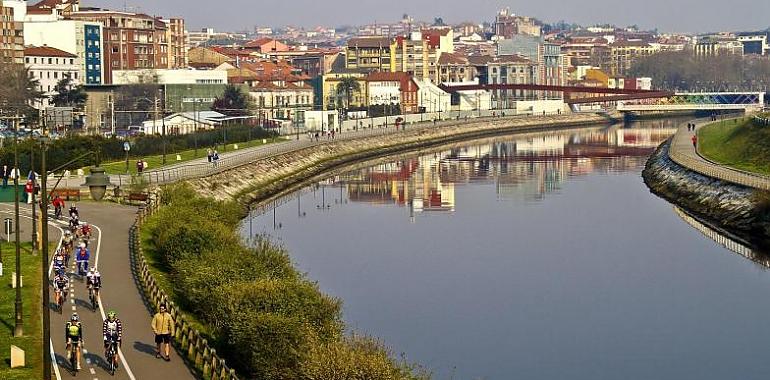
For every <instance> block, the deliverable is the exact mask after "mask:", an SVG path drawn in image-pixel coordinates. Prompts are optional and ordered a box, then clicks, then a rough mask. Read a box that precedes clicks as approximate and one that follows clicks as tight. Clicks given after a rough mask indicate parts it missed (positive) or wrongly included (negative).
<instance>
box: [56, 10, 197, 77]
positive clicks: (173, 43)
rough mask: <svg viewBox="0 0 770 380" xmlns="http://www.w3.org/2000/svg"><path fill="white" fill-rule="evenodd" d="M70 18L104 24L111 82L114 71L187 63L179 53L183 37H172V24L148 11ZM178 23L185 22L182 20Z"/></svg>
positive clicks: (106, 63)
mask: <svg viewBox="0 0 770 380" xmlns="http://www.w3.org/2000/svg"><path fill="white" fill-rule="evenodd" d="M70 17H72V18H73V19H75V20H83V21H92V22H98V23H100V24H102V28H103V46H104V49H103V51H104V54H103V57H104V65H103V72H104V82H105V83H111V81H112V71H113V70H133V69H173V68H185V67H186V66H187V65H186V59H184V58H181V57H180V56H179V55H178V52H180V51H185V50H186V47H185V46H184V43H185V42H184V38H181V39H179V38H176V39H171V40H170V39H169V26H168V25H167V24H166V23H165V22H164V21H163V20H161V19H156V18H153V17H151V16H148V15H145V14H137V13H127V12H114V11H100V10H93V11H91V10H89V11H84V12H76V13H73V14H72V15H71V16H70ZM176 25H183V22H182V23H179V22H177V23H176ZM170 52H171V53H170ZM174 52H177V53H174ZM172 53H173V54H172ZM170 54H171V55H170ZM170 56H171V58H169V57H170ZM182 61H185V62H182Z"/></svg>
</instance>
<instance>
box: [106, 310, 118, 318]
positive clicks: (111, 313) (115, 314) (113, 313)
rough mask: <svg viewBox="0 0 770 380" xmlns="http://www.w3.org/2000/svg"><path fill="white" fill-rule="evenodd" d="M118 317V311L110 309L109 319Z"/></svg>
mask: <svg viewBox="0 0 770 380" xmlns="http://www.w3.org/2000/svg"><path fill="white" fill-rule="evenodd" d="M117 317H118V313H116V312H115V310H110V311H109V312H108V313H107V319H109V320H114V319H115V318H117Z"/></svg>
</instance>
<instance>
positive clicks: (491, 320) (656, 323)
mask: <svg viewBox="0 0 770 380" xmlns="http://www.w3.org/2000/svg"><path fill="white" fill-rule="evenodd" d="M673 123H674V121H673V120H672V121H668V122H646V123H642V124H633V125H626V126H619V127H617V126H616V127H597V128H583V129H575V130H570V131H564V132H551V133H536V134H527V135H518V136H508V137H501V138H498V139H491V140H485V141H476V142H469V143H468V144H465V146H462V144H460V145H458V147H457V148H453V149H445V150H442V151H437V152H436V153H435V154H427V155H422V156H417V157H408V158H399V159H398V160H394V161H393V162H390V163H386V164H379V165H375V166H373V167H369V168H366V169H363V170H356V171H353V172H350V173H347V174H345V175H342V176H338V177H335V178H330V179H329V180H327V181H324V182H322V183H319V184H317V185H315V186H312V187H310V188H308V189H305V190H303V191H302V192H298V193H297V194H294V195H292V196H289V197H287V198H286V199H284V200H282V201H279V202H277V203H276V205H277V208H276V209H275V210H273V209H268V210H267V211H266V212H265V213H264V214H261V215H255V216H254V217H253V218H252V219H251V220H246V221H244V223H243V234H244V236H248V235H249V234H255V235H256V234H264V235H268V236H271V237H273V238H274V239H277V240H278V241H280V242H281V244H283V245H285V246H286V248H287V249H288V250H289V251H290V252H291V255H292V258H293V260H294V261H295V262H296V263H297V265H298V266H299V267H300V268H301V269H302V270H303V271H306V272H307V273H308V276H309V277H310V278H311V279H313V280H316V281H318V283H319V285H320V287H321V289H322V290H323V291H325V292H327V293H329V294H331V295H333V296H336V297H339V298H341V299H342V300H343V301H344V318H345V320H346V322H347V323H348V325H349V326H350V328H352V329H354V330H356V331H359V332H364V333H368V334H371V335H374V336H377V337H379V338H381V339H382V341H383V342H385V343H386V344H387V345H388V346H390V347H392V348H393V349H394V351H396V352H397V353H400V352H404V353H405V354H406V356H407V358H408V360H410V361H414V362H418V363H421V364H423V365H424V366H426V367H427V368H429V369H431V370H432V371H433V372H434V375H435V376H434V377H435V378H437V379H450V378H451V379H512V378H518V379H544V380H545V379H548V380H552V379H677V380H679V379H730V378H734V379H744V380H745V379H766V378H767V376H768V375H770V360H765V359H764V356H765V355H764V353H765V352H767V350H768V348H770V329H767V328H764V327H762V326H763V324H762V322H761V321H762V320H764V318H766V317H767V316H770V297H768V295H769V294H770V273H769V272H768V271H767V270H766V265H767V263H766V262H763V261H762V260H763V259H762V256H760V257H755V256H754V255H755V253H752V252H751V251H750V250H749V249H746V248H744V247H741V246H740V245H737V244H734V242H731V241H730V240H728V239H726V238H724V237H722V236H720V235H718V234H716V233H714V232H713V231H710V230H708V228H707V227H705V226H703V225H701V224H700V223H698V221H695V220H692V219H691V218H689V217H687V216H686V215H685V214H683V213H682V212H680V211H679V210H677V209H675V208H674V207H673V206H672V205H671V204H669V203H667V202H666V201H664V200H662V199H660V198H657V197H656V196H654V195H653V194H651V193H650V192H649V190H648V189H647V187H646V186H645V184H644V183H643V181H642V178H641V175H640V173H641V171H642V169H643V167H644V164H645V162H646V159H647V157H648V155H649V154H650V153H651V152H652V150H653V148H655V147H657V146H658V144H659V143H660V142H662V141H663V140H664V139H665V138H667V137H668V136H669V135H670V134H671V133H673V129H672V127H673ZM724 245H729V246H730V248H731V249H726V248H724V247H723V246H724ZM742 255H743V256H742ZM750 259H754V260H753V261H752V260H750Z"/></svg>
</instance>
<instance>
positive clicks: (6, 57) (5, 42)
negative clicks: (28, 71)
mask: <svg viewBox="0 0 770 380" xmlns="http://www.w3.org/2000/svg"><path fill="white" fill-rule="evenodd" d="M15 17H16V16H15V10H14V8H13V7H6V6H3V3H0V64H11V63H15V64H19V65H21V64H24V24H23V23H22V22H20V21H16V18H15Z"/></svg>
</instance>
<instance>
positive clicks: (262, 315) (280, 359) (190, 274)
mask: <svg viewBox="0 0 770 380" xmlns="http://www.w3.org/2000/svg"><path fill="white" fill-rule="evenodd" d="M161 199H162V202H163V205H162V207H161V208H160V209H159V210H158V211H157V212H156V213H155V214H154V215H153V216H152V217H150V219H149V220H148V221H147V223H145V225H144V228H146V229H147V230H148V231H147V232H148V234H146V235H149V236H150V237H151V241H149V242H147V243H148V245H149V248H150V250H152V251H153V253H154V254H156V255H159V256H160V257H161V258H162V259H161V261H162V262H163V264H164V265H165V275H166V276H167V277H168V279H169V281H168V283H169V284H170V285H169V287H170V288H171V289H167V291H170V292H171V294H173V297H174V298H175V299H176V300H177V301H178V305H179V306H181V307H182V308H183V309H184V310H185V312H188V313H192V314H193V315H195V316H196V318H197V319H198V320H199V321H201V322H202V323H204V324H205V325H206V329H207V330H208V331H209V332H210V334H211V336H210V338H211V339H210V340H209V342H211V343H213V345H214V346H215V347H216V348H217V352H218V353H220V354H221V355H223V356H224V357H225V358H226V361H227V363H228V365H230V366H231V367H233V368H235V369H236V371H237V373H238V374H239V375H240V376H242V377H246V378H249V379H307V380H310V379H337V378H338V379H371V380H380V379H383V380H385V379H389V380H400V379H427V378H429V377H430V375H429V374H427V373H425V372H424V371H421V370H420V369H419V368H416V367H413V366H410V365H407V364H406V363H404V362H403V361H401V360H398V359H394V357H393V355H392V354H391V353H390V352H389V351H388V350H387V349H385V348H384V347H383V346H382V345H381V344H379V343H377V342H376V341H374V340H370V339H364V340H362V339H361V338H358V337H355V336H354V337H346V336H345V334H344V330H345V327H344V324H343V322H342V318H341V310H342V303H341V301H340V300H338V299H336V298H333V297H330V296H328V295H326V294H323V293H322V292H321V291H320V290H319V289H318V286H317V284H316V283H314V282H312V281H310V280H309V279H308V278H306V276H305V275H304V274H302V273H300V272H299V271H298V270H297V269H296V268H294V266H293V265H292V263H291V260H290V258H289V256H288V254H287V252H286V251H285V250H284V249H283V248H281V247H279V246H276V245H274V244H272V243H271V242H269V241H266V240H262V241H259V242H257V243H256V244H254V246H246V245H245V244H244V243H243V242H242V241H241V239H240V237H239V236H238V234H237V231H238V230H239V229H238V225H239V223H240V218H241V217H242V216H243V215H242V212H241V208H240V207H239V206H238V205H237V204H236V203H235V202H222V201H215V200H212V199H207V198H201V197H198V196H196V195H195V193H194V192H193V190H191V189H190V188H189V186H187V185H184V184H179V185H171V186H168V187H164V188H163V189H162V194H161ZM146 235H145V236H146ZM338 359H344V360H338ZM334 373H337V374H350V376H347V375H346V376H345V377H339V376H332V377H328V376H330V375H331V374H334ZM354 374H355V375H354Z"/></svg>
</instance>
